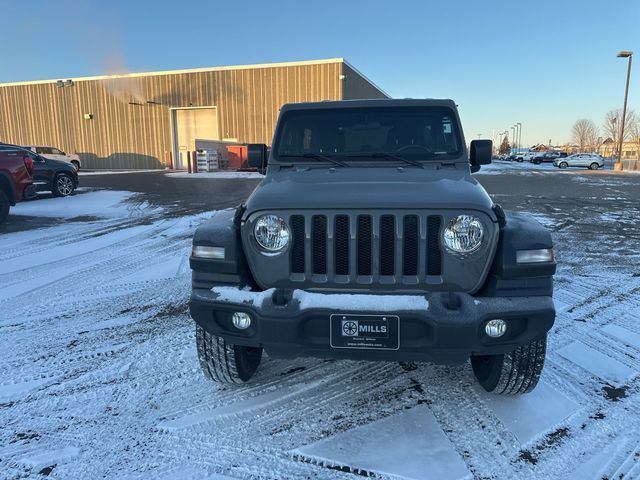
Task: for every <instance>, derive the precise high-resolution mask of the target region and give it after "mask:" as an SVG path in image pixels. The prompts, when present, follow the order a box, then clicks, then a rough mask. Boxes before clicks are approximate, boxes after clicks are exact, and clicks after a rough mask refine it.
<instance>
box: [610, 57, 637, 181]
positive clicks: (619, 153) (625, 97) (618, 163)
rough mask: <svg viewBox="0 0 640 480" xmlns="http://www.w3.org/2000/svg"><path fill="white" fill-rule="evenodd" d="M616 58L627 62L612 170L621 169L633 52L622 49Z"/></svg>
mask: <svg viewBox="0 0 640 480" xmlns="http://www.w3.org/2000/svg"><path fill="white" fill-rule="evenodd" d="M616 56H617V57H618V58H628V59H629V61H628V63H627V86H626V87H625V89H624V107H622V123H621V124H620V144H619V146H618V161H617V162H616V164H615V165H614V166H613V169H614V170H617V171H620V170H622V143H623V142H624V121H625V117H626V116H627V97H628V96H629V78H630V77H631V59H632V58H633V52H629V51H626V50H623V51H622V52H618V55H616Z"/></svg>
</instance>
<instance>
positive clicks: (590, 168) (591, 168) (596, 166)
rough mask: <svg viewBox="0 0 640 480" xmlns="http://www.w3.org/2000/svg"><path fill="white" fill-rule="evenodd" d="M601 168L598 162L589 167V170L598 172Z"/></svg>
mask: <svg viewBox="0 0 640 480" xmlns="http://www.w3.org/2000/svg"><path fill="white" fill-rule="evenodd" d="M599 167H600V165H598V164H597V163H596V162H593V163H592V164H591V165H589V170H597V169H598V168H599Z"/></svg>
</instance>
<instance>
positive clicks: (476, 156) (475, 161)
mask: <svg viewBox="0 0 640 480" xmlns="http://www.w3.org/2000/svg"><path fill="white" fill-rule="evenodd" d="M492 151H493V142H492V141H491V140H473V141H472V142H471V146H470V147H469V163H470V164H471V171H472V172H477V171H478V170H480V166H481V165H489V164H490V163H491V153H492Z"/></svg>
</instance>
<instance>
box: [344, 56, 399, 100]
mask: <svg viewBox="0 0 640 480" xmlns="http://www.w3.org/2000/svg"><path fill="white" fill-rule="evenodd" d="M342 68H343V70H342V73H343V75H344V77H345V78H344V81H343V90H342V99H343V100H356V99H362V98H388V96H387V94H386V93H384V92H383V91H381V90H380V89H379V88H378V87H376V86H375V85H373V84H372V83H371V82H369V80H367V79H366V78H365V77H363V76H362V75H360V73H359V72H357V71H356V70H355V69H353V68H352V67H351V66H350V65H348V64H347V63H344V64H343V67H342Z"/></svg>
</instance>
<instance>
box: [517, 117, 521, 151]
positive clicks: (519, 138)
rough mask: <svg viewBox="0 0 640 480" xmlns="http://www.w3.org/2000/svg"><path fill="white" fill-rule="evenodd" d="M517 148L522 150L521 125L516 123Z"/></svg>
mask: <svg viewBox="0 0 640 480" xmlns="http://www.w3.org/2000/svg"><path fill="white" fill-rule="evenodd" d="M517 125H518V147H519V148H522V123H520V122H518V123H517Z"/></svg>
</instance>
